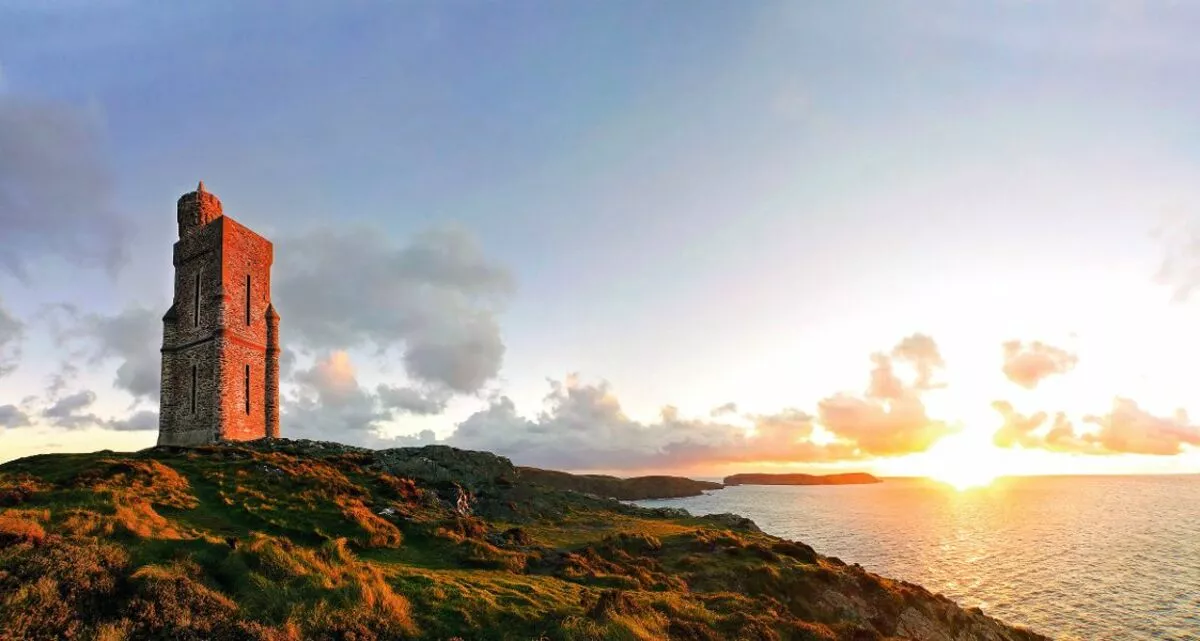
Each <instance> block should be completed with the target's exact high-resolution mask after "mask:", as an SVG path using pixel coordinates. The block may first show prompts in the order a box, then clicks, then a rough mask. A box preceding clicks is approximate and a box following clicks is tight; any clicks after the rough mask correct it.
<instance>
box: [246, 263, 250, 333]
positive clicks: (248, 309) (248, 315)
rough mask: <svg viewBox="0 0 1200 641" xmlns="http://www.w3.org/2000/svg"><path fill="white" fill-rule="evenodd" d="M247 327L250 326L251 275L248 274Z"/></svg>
mask: <svg viewBox="0 0 1200 641" xmlns="http://www.w3.org/2000/svg"><path fill="white" fill-rule="evenodd" d="M246 325H247V326H249V325H250V274H246Z"/></svg>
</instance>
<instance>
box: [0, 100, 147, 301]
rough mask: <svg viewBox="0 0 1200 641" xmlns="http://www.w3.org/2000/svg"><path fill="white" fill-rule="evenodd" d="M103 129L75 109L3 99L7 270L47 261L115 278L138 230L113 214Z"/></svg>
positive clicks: (2, 261) (0, 193)
mask: <svg viewBox="0 0 1200 641" xmlns="http://www.w3.org/2000/svg"><path fill="white" fill-rule="evenodd" d="M97 130H98V127H97V126H96V125H95V123H94V122H92V121H91V119H89V118H88V117H87V115H86V114H85V113H83V112H81V111H78V110H75V109H72V108H70V107H67V106H64V105H61V104H56V103H50V102H40V101H34V100H28V99H22V98H19V97H17V96H13V95H10V94H3V93H0V149H2V150H3V153H0V229H3V230H4V233H3V235H2V236H0V270H4V271H7V272H9V273H11V274H13V275H15V276H16V277H17V278H19V279H21V280H25V281H28V278H29V263H30V262H31V261H33V260H35V259H38V258H40V257H42V256H45V255H52V256H56V257H58V258H61V259H65V260H68V261H70V262H72V263H74V264H77V265H80V266H83V267H103V268H106V269H108V270H109V272H110V273H115V272H116V271H117V270H118V269H119V268H120V267H121V266H122V265H123V264H124V263H125V261H126V259H127V257H128V254H129V239H130V236H129V231H130V227H129V224H128V222H127V221H126V220H125V218H124V217H122V216H120V215H118V214H116V213H115V212H114V210H113V208H112V204H111V200H112V181H111V179H110V176H109V173H108V171H107V169H106V167H105V163H104V162H103V161H102V156H101V152H100V144H99V143H100V141H99V135H98V131H97Z"/></svg>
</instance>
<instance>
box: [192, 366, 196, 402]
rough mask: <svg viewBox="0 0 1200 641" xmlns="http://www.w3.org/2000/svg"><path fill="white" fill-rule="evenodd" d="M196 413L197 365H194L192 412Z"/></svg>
mask: <svg viewBox="0 0 1200 641" xmlns="http://www.w3.org/2000/svg"><path fill="white" fill-rule="evenodd" d="M195 413H196V366H195V365H192V414H195Z"/></svg>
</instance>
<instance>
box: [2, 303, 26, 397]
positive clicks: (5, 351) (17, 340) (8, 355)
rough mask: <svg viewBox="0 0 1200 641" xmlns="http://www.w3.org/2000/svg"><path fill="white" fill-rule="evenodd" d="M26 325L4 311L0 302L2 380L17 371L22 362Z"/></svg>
mask: <svg viewBox="0 0 1200 641" xmlns="http://www.w3.org/2000/svg"><path fill="white" fill-rule="evenodd" d="M24 336H25V324H24V323H22V322H21V321H19V320H17V319H16V317H14V316H13V315H12V314H10V313H9V312H8V310H6V309H4V305H3V301H2V300H0V378H3V377H5V376H7V375H9V374H11V373H13V371H15V370H16V369H17V365H18V364H20V362H21V341H22V340H23V339H24Z"/></svg>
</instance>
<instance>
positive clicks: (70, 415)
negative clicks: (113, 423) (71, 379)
mask: <svg viewBox="0 0 1200 641" xmlns="http://www.w3.org/2000/svg"><path fill="white" fill-rule="evenodd" d="M95 402H96V394H95V392H92V391H91V390H81V391H79V392H76V393H74V394H71V395H69V396H65V397H63V398H60V399H58V400H57V401H55V402H54V403H53V404H52V405H51V406H50V407H47V408H46V409H44V410H42V416H43V417H45V418H48V419H50V422H51V423H52V424H53V425H55V426H57V427H65V428H67V429H79V428H83V427H90V426H94V425H100V424H102V423H103V421H102V420H101V419H100V417H98V416H96V415H95V414H82V413H81V412H83V411H84V410H85V409H87V408H88V407H91V405H92V403H95Z"/></svg>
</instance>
